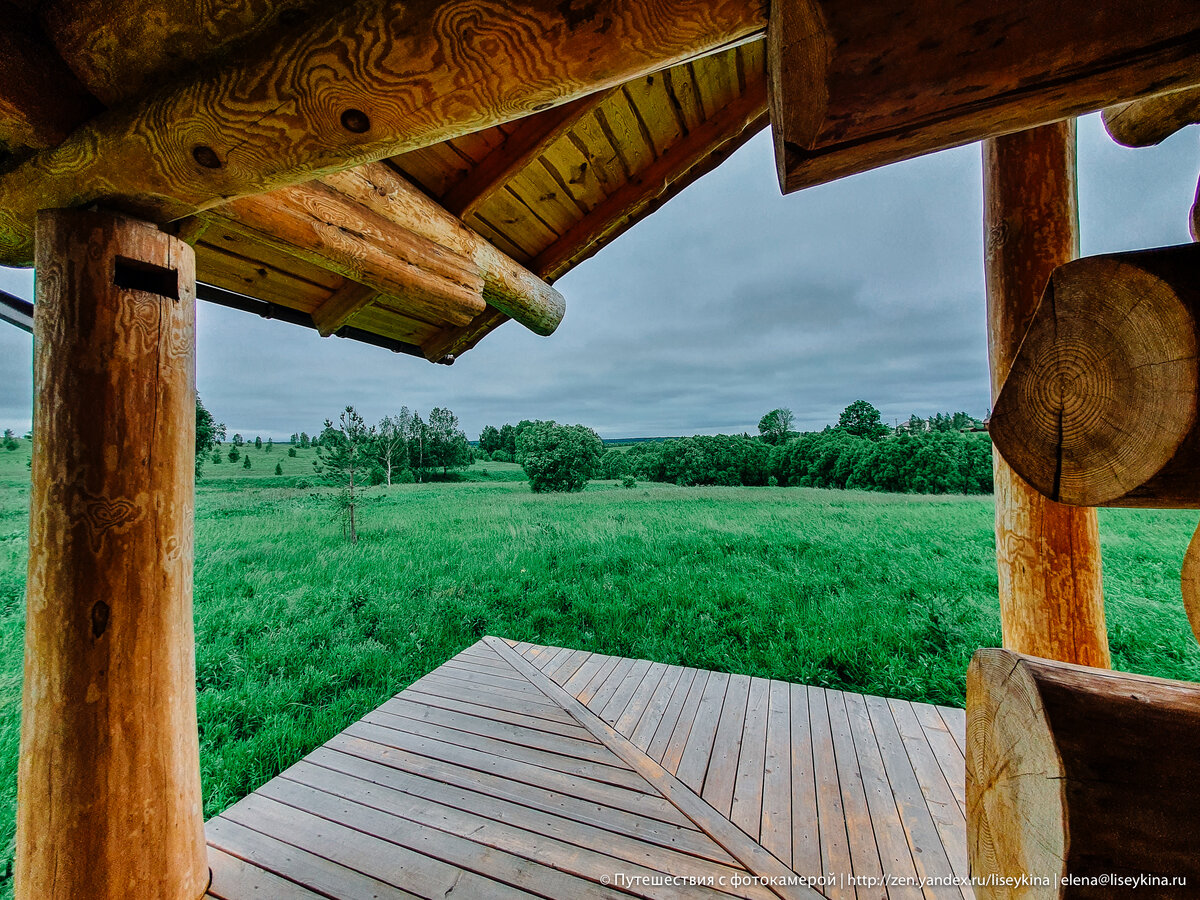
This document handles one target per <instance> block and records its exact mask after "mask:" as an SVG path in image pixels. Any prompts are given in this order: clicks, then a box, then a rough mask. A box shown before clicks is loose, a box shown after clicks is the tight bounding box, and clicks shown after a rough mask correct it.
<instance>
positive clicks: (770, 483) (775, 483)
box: [767, 475, 779, 487]
mask: <svg viewBox="0 0 1200 900" xmlns="http://www.w3.org/2000/svg"><path fill="white" fill-rule="evenodd" d="M767 487H779V479H778V478H776V477H775V476H774V475H772V476H771V477H770V478H768V479H767Z"/></svg>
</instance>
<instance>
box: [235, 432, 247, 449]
mask: <svg viewBox="0 0 1200 900" xmlns="http://www.w3.org/2000/svg"><path fill="white" fill-rule="evenodd" d="M245 443H246V439H245V438H243V437H242V436H241V435H240V434H235V435H234V436H233V446H235V447H241V446H243V445H244V444H245Z"/></svg>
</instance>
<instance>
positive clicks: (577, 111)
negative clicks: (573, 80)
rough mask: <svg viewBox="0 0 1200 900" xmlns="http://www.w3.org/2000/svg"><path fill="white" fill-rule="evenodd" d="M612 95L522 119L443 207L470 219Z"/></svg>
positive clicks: (601, 93) (448, 195) (591, 97)
mask: <svg viewBox="0 0 1200 900" xmlns="http://www.w3.org/2000/svg"><path fill="white" fill-rule="evenodd" d="M609 93H610V92H609V91H599V92H598V93H595V94H590V95H589V96H587V97H580V98H579V99H578V100H572V101H571V102H570V103H564V104H563V105H562V106H557V107H555V108H554V109H549V110H546V111H545V112H542V113H538V114H537V115H534V116H530V117H529V118H527V119H524V120H522V121H521V123H520V124H519V125H518V126H517V130H516V131H514V132H513V133H512V134H510V135H509V136H508V138H507V140H505V141H504V143H503V144H501V145H500V146H499V147H497V148H496V149H495V150H493V151H492V152H491V153H489V154H488V155H487V156H486V157H484V158H483V159H482V160H480V161H479V163H478V164H477V165H476V166H475V168H473V169H472V170H471V171H470V172H468V173H467V176H466V177H465V178H463V180H462V181H460V182H458V184H456V185H454V186H453V187H452V188H450V190H449V191H447V192H446V195H445V196H444V197H443V198H442V205H443V206H444V207H446V209H448V210H449V211H450V212H452V213H454V214H455V215H456V216H459V217H461V218H463V219H467V218H470V217H471V216H472V215H474V214H475V212H476V210H478V209H479V207H481V206H483V204H485V203H487V201H488V200H489V199H491V197H492V196H494V195H495V194H496V192H497V191H499V190H501V189H502V188H503V187H504V186H505V185H506V184H508V182H509V181H510V180H511V179H512V177H513V176H514V175H516V174H517V173H518V172H520V171H521V170H522V169H524V168H525V167H526V166H527V165H529V163H531V162H533V160H535V159H537V158H538V157H539V156H541V155H542V154H543V153H545V152H546V149H547V148H548V147H549V146H550V145H551V144H553V143H554V142H555V141H557V140H558V139H559V138H560V137H562V136H563V135H564V134H566V133H567V132H568V131H570V130H571V129H572V128H573V127H574V126H575V125H576V124H577V123H578V122H579V121H580V120H581V119H582V118H583V117H584V116H586V115H587V114H588V113H590V112H591V111H592V110H594V109H595V108H596V107H598V106H599V105H600V104H601V103H603V102H604V98H605V97H607V96H608V95H609Z"/></svg>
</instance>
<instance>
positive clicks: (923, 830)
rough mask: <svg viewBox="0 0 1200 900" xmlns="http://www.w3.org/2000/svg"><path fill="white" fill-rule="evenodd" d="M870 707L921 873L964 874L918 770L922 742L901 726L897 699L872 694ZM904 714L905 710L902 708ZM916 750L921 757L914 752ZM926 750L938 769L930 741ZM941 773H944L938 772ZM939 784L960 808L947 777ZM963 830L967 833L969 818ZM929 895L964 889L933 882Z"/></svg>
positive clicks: (956, 895)
mask: <svg viewBox="0 0 1200 900" xmlns="http://www.w3.org/2000/svg"><path fill="white" fill-rule="evenodd" d="M896 703H898V702H896ZM866 708H868V712H869V713H870V715H871V724H872V726H874V727H875V738H876V740H878V744H880V752H881V755H882V756H883V764H884V767H886V768H887V770H888V781H889V782H890V785H892V791H893V793H894V794H895V798H896V806H898V808H899V810H900V820H901V822H902V823H904V829H905V832H906V834H907V835H908V846H910V848H911V850H912V859H913V863H914V864H916V866H917V872H918V875H920V876H923V877H926V878H929V877H935V878H944V877H947V876H954V875H961V874H962V872H961V870H959V869H956V868H955V866H954V865H953V864H952V862H950V857H949V850H948V848H947V846H946V841H944V839H943V836H942V828H941V827H938V823H937V820H936V818H935V816H934V804H932V803H931V797H930V792H929V791H926V790H925V788H924V785H923V784H922V779H920V776H919V775H918V773H917V768H918V764H919V763H918V758H917V757H919V756H920V752H922V749H920V748H919V746H916V748H914V746H911V745H910V742H908V740H905V737H904V733H902V731H901V730H900V725H899V720H898V718H896V715H895V708H894V702H893V701H888V700H884V698H882V697H868V698H866ZM907 712H908V714H910V715H911V709H908V710H907ZM902 714H904V712H901V715H902ZM912 725H913V726H916V727H917V728H918V730H919V726H917V725H916V721H913V722H912ZM922 743H924V736H922ZM914 752H916V755H917V757H914V756H913V754H914ZM925 752H926V754H928V755H929V760H928V762H929V764H931V766H932V767H934V768H935V769H936V768H937V762H936V761H935V760H934V758H932V752H930V751H929V750H928V744H926V745H925ZM938 774H941V773H940V772H938ZM938 787H941V788H942V790H944V796H943V802H944V804H946V806H947V809H949V808H954V809H955V811H958V810H956V808H958V804H956V803H955V802H954V797H953V794H952V793H950V790H949V787H948V786H947V785H946V784H944V781H943V782H942V784H941V786H938V785H936V784H935V785H934V786H932V790H934V791H935V792H936V791H937V790H938ZM962 834H964V836H965V835H966V828H965V822H964V829H962ZM965 850H966V846H965V844H964V851H965ZM964 856H965V853H964ZM964 862H965V859H964ZM925 896H931V898H937V899H938V900H941V898H947V900H949V899H953V898H961V896H962V892H961V890H960V889H958V888H953V887H943V886H932V887H929V888H926V889H925Z"/></svg>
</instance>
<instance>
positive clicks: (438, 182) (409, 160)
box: [384, 144, 470, 197]
mask: <svg viewBox="0 0 1200 900" xmlns="http://www.w3.org/2000/svg"><path fill="white" fill-rule="evenodd" d="M445 149H446V148H445V147H444V145H442V144H434V145H433V146H432V147H421V148H419V149H417V150H412V151H410V152H408V153H404V154H402V155H400V156H393V157H392V158H391V159H387V160H384V163H385V164H386V165H389V166H391V167H392V168H393V169H395V170H396V171H397V172H399V173H400V174H401V175H402V176H403V177H405V178H407V179H408V180H409V181H411V182H413V183H414V184H416V185H419V186H420V187H421V189H422V190H423V191H425V193H427V194H428V195H429V196H431V197H441V196H443V195H445V193H446V191H448V190H449V189H450V187H451V186H452V185H453V184H454V183H455V182H457V181H461V180H462V179H463V178H465V177H466V176H467V173H468V172H469V171H470V170H469V169H467V168H465V167H464V166H463V165H462V163H461V161H456V162H454V163H450V162H447V161H446V160H445V159H444V157H443V151H444V150H445Z"/></svg>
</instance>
